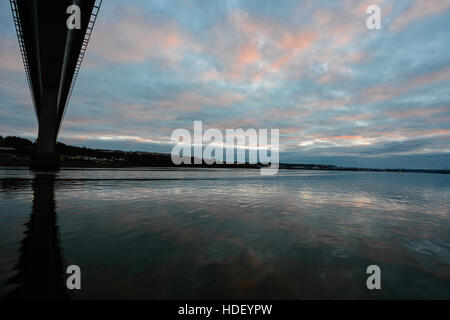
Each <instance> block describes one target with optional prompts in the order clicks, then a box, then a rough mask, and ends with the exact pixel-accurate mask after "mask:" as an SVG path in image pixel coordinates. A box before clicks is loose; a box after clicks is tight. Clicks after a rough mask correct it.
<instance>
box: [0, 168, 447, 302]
mask: <svg viewBox="0 0 450 320" xmlns="http://www.w3.org/2000/svg"><path fill="white" fill-rule="evenodd" d="M0 239H1V241H0V297H14V296H21V295H28V296H35V295H46V296H51V297H59V296H61V297H64V296H66V297H69V298H80V299H92V298H158V299H164V298H169V299H172V298H173V299H186V298H288V299H301V298H327V299H328V298H333V299H334V298H381V299H383V298H445V299H450V176H449V175H437V174H413V173H369V172H332V171H330V172H327V171H283V170H282V171H280V173H279V174H278V175H276V176H272V177H261V176H260V175H259V171H257V170H244V169H242V170H223V169H222V170H191V171H181V170H120V171H118V170H62V171H60V172H59V173H58V174H56V175H35V174H33V173H31V172H29V171H28V170H22V169H17V170H12V169H6V168H3V169H2V168H0ZM72 264H75V265H78V266H80V267H81V271H82V290H81V291H77V292H73V291H71V292H69V293H68V292H66V290H65V289H64V284H65V276H66V273H65V270H66V267H67V266H68V265H72ZM372 264H376V265H379V266H380V268H381V286H382V289H381V290H378V291H369V290H368V289H367V287H366V279H367V277H368V275H367V274H366V268H367V266H369V265H372Z"/></svg>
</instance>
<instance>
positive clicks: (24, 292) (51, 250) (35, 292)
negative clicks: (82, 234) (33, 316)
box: [7, 174, 68, 299]
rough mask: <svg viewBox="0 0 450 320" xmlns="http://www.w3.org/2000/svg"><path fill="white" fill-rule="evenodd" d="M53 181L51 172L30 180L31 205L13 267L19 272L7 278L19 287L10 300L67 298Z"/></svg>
mask: <svg viewBox="0 0 450 320" xmlns="http://www.w3.org/2000/svg"><path fill="white" fill-rule="evenodd" d="M54 183H55V175H54V174H36V176H35V178H34V179H33V186H32V187H33V206H32V212H31V215H30V218H29V220H28V222H27V223H26V224H25V226H26V230H25V233H24V235H25V236H24V238H23V240H22V241H21V246H20V249H19V251H20V256H19V262H18V263H17V265H16V266H15V270H16V271H18V273H17V274H16V275H15V276H14V277H13V278H11V279H10V280H9V282H10V284H15V285H18V286H17V287H16V288H15V289H14V290H13V291H12V292H11V293H10V294H9V295H8V296H7V298H9V299H24V298H25V299H67V298H68V295H67V291H66V286H65V278H64V274H65V272H64V258H63V254H62V249H61V247H60V241H59V233H58V226H57V216H56V210H55V208H56V203H55V193H54Z"/></svg>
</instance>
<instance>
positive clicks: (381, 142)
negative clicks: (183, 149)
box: [0, 0, 450, 169]
mask: <svg viewBox="0 0 450 320" xmlns="http://www.w3.org/2000/svg"><path fill="white" fill-rule="evenodd" d="M372 4H375V5H378V6H379V7H380V9H381V27H382V28H381V29H380V30H369V29H368V28H367V26H366V19H367V18H368V17H369V14H367V13H366V9H367V7H368V6H369V5H372ZM449 30H450V0H429V1H425V0H415V1H414V0H395V1H394V0H369V1H365V0H363V1H354V0H342V1H331V0H330V1H325V0H323V1H312V0H305V1H262V0H254V1H237V0H229V1H225V0H224V1H219V0H218V1H206V0H204V1H187V0H186V1H185V0H177V1H176V0H174V1H167V0H164V1H145V0H133V1H120V0H104V1H103V4H102V7H101V9H100V14H99V16H98V19H97V23H96V25H95V27H94V31H93V35H92V38H91V41H90V43H89V46H88V49H87V52H86V55H85V57H84V61H83V65H82V67H81V70H80V74H79V76H78V79H77V83H76V85H75V89H74V92H73V94H72V97H71V100H70V102H69V105H68V109H67V110H66V113H65V118H64V122H63V124H62V127H61V130H60V133H59V138H58V140H59V141H61V142H64V143H68V144H73V145H77V146H86V147H94V148H105V149H121V150H141V151H155V152H170V150H171V149H172V147H173V144H172V142H171V140H170V136H171V134H172V132H173V130H175V129H177V128H185V129H188V130H190V131H192V130H193V122H194V121H195V120H201V121H203V127H204V128H205V129H206V128H217V129H220V130H223V131H224V130H225V129H237V128H243V129H248V128H256V129H258V128H268V129H271V128H276V129H279V130H280V161H281V162H290V163H322V164H332V165H341V166H360V167H376V168H428V169H442V168H450V32H449ZM0 135H2V136H8V135H17V136H22V137H27V138H30V139H33V140H34V139H35V138H36V136H37V121H36V116H35V113H34V111H33V106H32V102H31V96H30V92H29V89H28V86H27V84H26V78H25V73H24V68H23V63H22V61H21V58H20V54H19V46H18V41H17V37H16V34H15V29H14V25H13V21H12V15H11V10H10V7H9V1H6V0H4V1H2V2H1V3H0Z"/></svg>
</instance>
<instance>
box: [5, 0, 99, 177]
mask: <svg viewBox="0 0 450 320" xmlns="http://www.w3.org/2000/svg"><path fill="white" fill-rule="evenodd" d="M10 5H11V10H12V14H13V18H14V23H15V26H16V32H17V38H18V40H19V45H20V51H21V54H22V60H23V64H24V66H25V73H26V76H27V80H28V85H29V87H30V92H31V97H32V101H33V105H34V109H35V111H36V116H37V119H38V124H39V131H38V140H37V150H36V155H35V156H34V157H33V159H32V161H31V163H30V167H31V168H34V169H40V168H43V169H48V168H55V167H58V163H57V159H56V157H55V146H56V137H57V136H58V132H59V128H60V127H61V122H62V119H63V117H64V112H65V110H66V108H67V104H68V102H69V99H70V95H71V93H72V90H73V87H74V84H75V81H76V79H77V75H78V72H79V70H80V67H81V62H82V61H83V57H84V53H85V51H86V48H87V45H88V43H89V39H90V36H91V33H92V29H93V27H94V24H95V20H96V18H97V14H98V11H99V9H100V5H101V0H10ZM74 5H75V6H78V8H79V9H80V11H79V21H80V24H79V26H77V27H79V28H69V26H68V19H69V18H70V17H72V13H75V14H77V12H75V11H71V10H70V9H69V13H68V8H69V7H70V6H74ZM74 21H75V20H74Z"/></svg>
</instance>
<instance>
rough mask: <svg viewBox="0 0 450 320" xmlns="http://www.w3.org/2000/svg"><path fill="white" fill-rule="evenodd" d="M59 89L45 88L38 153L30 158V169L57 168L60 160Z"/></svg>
mask: <svg viewBox="0 0 450 320" xmlns="http://www.w3.org/2000/svg"><path fill="white" fill-rule="evenodd" d="M57 100H58V96H57V91H55V90H45V91H44V94H43V96H42V100H41V101H42V105H41V109H40V113H39V131H38V139H37V148H36V153H35V154H34V155H33V156H32V158H31V159H30V169H33V170H57V169H59V162H58V158H57V155H56V132H57V129H58V128H57V107H56V106H57Z"/></svg>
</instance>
